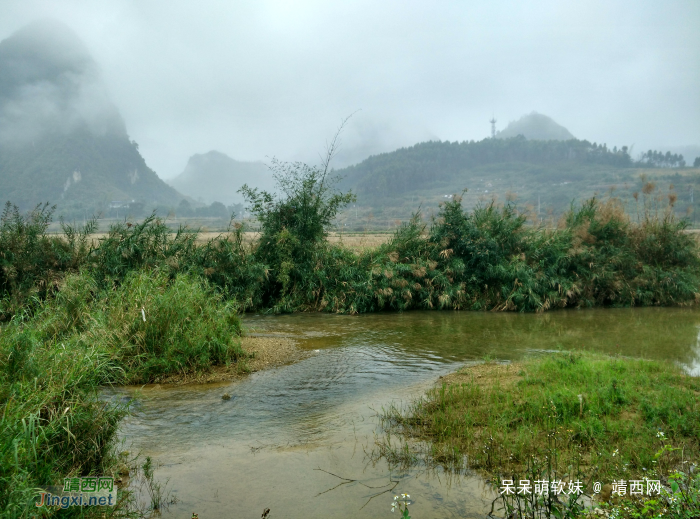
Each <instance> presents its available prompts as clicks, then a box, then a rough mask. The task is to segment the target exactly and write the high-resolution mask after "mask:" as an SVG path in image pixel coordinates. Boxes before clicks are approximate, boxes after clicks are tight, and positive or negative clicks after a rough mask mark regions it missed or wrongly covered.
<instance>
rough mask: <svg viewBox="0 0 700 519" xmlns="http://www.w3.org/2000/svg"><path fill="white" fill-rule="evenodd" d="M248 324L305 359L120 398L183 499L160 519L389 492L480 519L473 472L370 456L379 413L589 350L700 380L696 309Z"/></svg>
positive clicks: (359, 509)
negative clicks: (487, 376) (443, 389)
mask: <svg viewBox="0 0 700 519" xmlns="http://www.w3.org/2000/svg"><path fill="white" fill-rule="evenodd" d="M244 323H245V324H246V326H247V327H248V328H249V330H250V331H251V333H257V334H263V335H264V334H271V335H278V336H280V335H281V336H287V337H291V338H294V339H296V340H297V341H298V344H299V346H300V347H301V348H302V349H304V350H309V352H310V356H309V357H308V358H305V359H303V360H301V361H300V362H297V363H295V364H290V365H287V366H283V367H280V368H275V369H271V370H267V371H262V372H258V373H254V374H252V375H250V376H248V377H246V378H244V379H243V380H240V381H236V382H229V383H225V384H209V385H189V386H184V387H172V388H157V389H151V388H150V387H148V386H146V387H144V388H143V389H141V390H139V391H138V392H136V393H134V391H135V389H134V388H125V389H123V390H120V392H124V393H127V394H136V395H137V398H138V401H137V404H136V405H135V407H134V411H135V412H134V414H133V415H132V416H131V417H130V418H128V419H127V420H126V421H125V423H124V426H123V427H122V437H123V438H124V440H125V441H126V442H127V445H129V448H130V450H133V451H140V452H141V453H142V454H143V455H144V456H145V455H148V456H152V457H154V458H156V459H157V460H158V461H159V463H160V468H159V470H158V471H157V472H156V475H157V477H158V478H159V479H160V480H166V479H169V484H168V486H167V490H168V491H170V492H171V495H172V496H176V497H177V503H176V504H173V505H170V507H169V509H168V510H166V511H164V513H163V517H173V518H175V517H177V518H190V517H191V516H192V512H197V513H198V514H199V518H200V519H223V518H250V519H253V518H258V517H260V515H261V514H262V512H263V510H264V509H265V508H270V509H271V513H270V515H269V517H270V519H275V518H280V519H281V518H285V519H294V518H360V517H363V518H364V517H367V518H370V517H371V518H378V517H392V515H391V512H390V507H391V501H392V498H393V495H394V494H396V493H409V494H410V495H411V498H412V500H413V504H412V505H411V507H410V508H411V516H412V517H414V519H433V518H440V519H444V518H452V517H485V514H486V512H488V510H489V508H490V504H491V499H492V497H491V495H492V494H491V491H490V490H489V489H488V488H486V487H485V486H484V484H483V483H482V481H481V479H479V478H478V477H462V478H454V477H449V476H448V475H446V474H444V473H439V472H437V473H436V472H425V471H424V470H422V469H420V468H416V469H412V470H410V471H401V470H390V469H389V467H388V466H387V464H386V463H385V462H384V461H379V462H376V463H372V462H371V461H370V458H369V456H368V455H367V454H369V453H371V452H372V449H373V446H374V440H375V435H378V434H381V431H380V429H379V427H378V419H377V416H376V415H377V412H378V411H380V410H381V408H382V406H386V405H388V404H390V403H392V402H394V403H398V404H401V403H406V402H409V401H410V400H411V399H412V398H415V397H417V396H419V395H421V394H422V393H423V392H424V391H425V390H426V389H427V388H428V387H430V386H431V385H432V384H434V383H435V381H436V380H437V379H438V377H439V376H440V375H443V374H445V373H448V372H451V371H454V370H456V369H457V368H458V367H459V366H461V365H463V364H464V363H467V362H474V361H478V360H479V359H481V358H483V357H484V356H486V355H488V356H490V357H493V358H496V359H500V360H517V359H520V358H522V357H524V356H530V355H547V354H549V353H550V352H552V351H556V350H560V349H563V350H568V349H585V350H591V351H599V352H605V353H615V354H620V355H625V356H633V357H643V358H650V359H671V360H673V361H675V362H678V363H679V364H681V365H682V366H684V368H685V369H686V370H688V371H689V372H691V373H693V374H694V375H700V342H699V338H698V334H699V331H700V311H698V310H697V309H679V308H671V309H669V308H643V309H619V310H618V309H611V310H581V311H574V310H567V311H558V312H550V313H547V314H543V315H535V314H506V313H476V312H407V313H403V314H389V313H386V314H371V315H363V316H338V315H325V314H294V315H286V316H274V317H273V316H246V318H245V319H244ZM224 393H229V394H230V395H231V399H230V400H222V398H221V396H222V395H223V394H224ZM123 396H127V395H123ZM331 473H332V474H331ZM341 478H346V479H341ZM382 492H384V493H382ZM377 494H379V495H377ZM375 495H376V497H372V496H375Z"/></svg>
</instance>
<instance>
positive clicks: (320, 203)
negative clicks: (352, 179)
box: [239, 117, 355, 297]
mask: <svg viewBox="0 0 700 519" xmlns="http://www.w3.org/2000/svg"><path fill="white" fill-rule="evenodd" d="M348 119H349V117H348V118H346V119H345V120H344V121H343V122H342V124H341V125H340V128H339V129H338V131H337V133H336V134H335V137H334V138H333V140H332V141H331V143H330V145H329V146H328V147H327V148H326V154H325V157H324V158H323V161H322V163H321V166H320V167H317V166H310V165H308V164H304V163H302V162H282V161H279V160H277V159H273V160H272V165H271V166H270V169H271V170H272V171H273V173H274V175H273V176H274V178H275V180H276V181H277V189H278V194H277V195H274V194H273V193H270V192H268V191H261V190H258V189H253V188H250V187H249V186H248V185H247V184H246V185H244V186H243V187H242V188H241V189H240V190H239V192H240V193H242V194H243V197H244V198H245V200H246V202H247V203H248V204H249V210H250V212H251V213H252V214H254V215H255V217H256V218H257V219H258V221H259V222H260V225H261V227H262V229H261V235H260V240H259V242H258V247H257V249H256V251H255V255H256V258H257V259H258V260H259V261H261V262H262V263H264V264H266V265H267V266H268V267H270V268H271V270H272V273H273V278H274V282H275V283H274V284H275V285H276V287H275V292H276V291H277V290H279V291H280V292H281V295H282V297H284V295H285V294H287V293H291V292H293V291H294V285H295V284H297V283H301V282H303V279H302V275H303V273H305V272H306V273H308V272H311V271H312V270H313V268H312V267H311V264H312V261H313V258H314V255H315V253H316V252H317V250H318V249H319V247H322V246H323V245H324V244H325V243H326V241H325V240H326V237H327V236H328V233H329V231H330V228H331V226H332V224H333V221H334V220H335V217H336V215H337V214H338V212H339V211H340V210H341V209H342V208H343V207H345V206H346V205H347V204H349V203H351V202H353V201H355V195H353V194H352V193H351V192H347V193H341V192H339V191H336V190H335V188H334V186H335V184H337V182H338V181H339V180H340V179H339V178H338V177H337V176H336V175H335V174H334V172H333V171H331V170H330V162H331V160H332V159H333V156H334V155H335V153H336V152H337V148H338V144H339V142H338V137H339V135H340V132H341V131H342V129H343V126H344V125H345V123H346V122H347V120H348ZM275 295H277V294H275Z"/></svg>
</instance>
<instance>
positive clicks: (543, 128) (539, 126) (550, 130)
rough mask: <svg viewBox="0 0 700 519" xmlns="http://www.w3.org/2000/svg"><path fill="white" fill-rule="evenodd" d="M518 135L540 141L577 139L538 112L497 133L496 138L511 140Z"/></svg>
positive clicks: (514, 122) (525, 116) (512, 123)
mask: <svg viewBox="0 0 700 519" xmlns="http://www.w3.org/2000/svg"><path fill="white" fill-rule="evenodd" d="M518 135H522V136H523V137H525V138H526V139H529V140H538V141H550V140H553V141H568V140H569V139H575V137H574V136H573V135H572V134H571V132H569V130H567V129H566V128H564V127H563V126H561V125H560V124H557V123H556V122H554V120H553V119H552V118H551V117H547V116H546V115H543V114H538V113H537V112H532V113H530V114H528V115H524V116H522V117H521V118H520V119H518V120H517V121H513V122H511V123H510V124H508V126H506V127H505V128H504V129H503V130H501V131H500V132H497V133H496V137H498V138H499V139H509V138H510V137H517V136H518Z"/></svg>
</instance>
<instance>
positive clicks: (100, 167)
mask: <svg viewBox="0 0 700 519" xmlns="http://www.w3.org/2000/svg"><path fill="white" fill-rule="evenodd" d="M182 198H183V197H182V195H180V194H179V193H178V192H177V191H176V190H175V189H173V188H172V187H170V186H168V185H167V184H165V183H164V182H163V181H162V180H161V179H160V178H158V176H157V175H156V174H155V173H154V172H153V171H152V170H151V169H150V168H149V167H148V166H147V165H146V163H145V161H144V159H143V157H142V156H141V155H140V153H139V151H138V146H137V145H136V143H134V142H132V141H130V139H129V137H128V135H127V132H126V127H125V124H124V121H123V120H122V117H121V115H120V114H119V111H118V110H117V108H116V107H115V106H114V104H113V103H112V102H111V101H110V99H109V96H108V94H107V91H106V89H105V87H104V84H103V83H102V80H101V77H100V73H99V68H98V66H97V64H96V63H95V61H94V60H93V59H92V57H91V56H90V54H89V52H88V50H87V49H86V47H85V46H84V45H83V43H82V42H81V41H80V40H79V39H78V38H77V36H75V34H73V32H72V31H71V30H70V29H69V28H67V27H66V26H64V25H63V24H60V23H58V22H55V21H49V20H44V21H40V22H35V23H33V24H31V25H29V26H27V27H25V28H23V29H21V30H20V31H17V32H16V33H15V34H13V35H12V36H10V37H9V38H7V39H5V40H3V41H2V42H0V203H4V202H5V201H10V202H12V203H15V204H17V205H18V206H20V207H21V208H22V209H28V208H31V207H33V206H34V205H36V204H38V203H42V202H50V203H55V204H58V205H59V213H64V214H69V215H70V214H72V213H79V214H81V215H82V214H84V213H93V212H100V211H104V210H105V209H107V208H108V207H109V206H110V205H127V204H134V203H135V204H141V207H143V206H148V205H152V206H154V205H159V204H161V205H175V204H177V203H178V202H179V201H180V200H181V199H182ZM132 201H134V202H132Z"/></svg>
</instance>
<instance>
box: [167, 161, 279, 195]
mask: <svg viewBox="0 0 700 519" xmlns="http://www.w3.org/2000/svg"><path fill="white" fill-rule="evenodd" d="M168 183H169V184H170V185H171V186H173V187H175V188H176V189H178V190H179V191H180V192H181V193H184V194H185V195H188V196H191V197H192V198H194V199H196V200H199V201H201V202H205V203H212V202H222V203H223V204H226V205H230V204H238V203H241V202H242V201H243V197H242V196H241V195H240V194H239V193H238V190H239V189H240V188H241V187H242V186H243V184H248V185H249V186H251V187H257V188H260V189H265V190H270V189H272V188H273V185H274V179H273V178H272V173H271V172H270V170H269V169H268V167H267V166H266V165H265V164H264V163H262V162H241V161H237V160H233V159H232V158H231V157H229V156H228V155H226V154H224V153H221V152H218V151H210V152H208V153H202V154H196V155H193V156H192V157H190V159H189V161H188V162H187V166H186V167H185V169H184V171H183V172H182V173H180V174H179V175H178V176H177V177H175V178H173V179H172V180H169V181H168Z"/></svg>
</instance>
